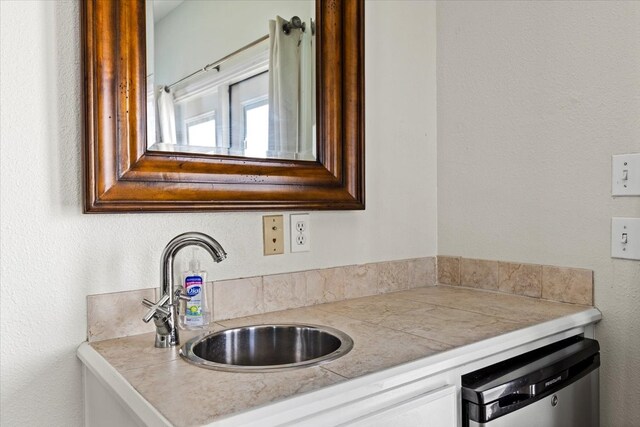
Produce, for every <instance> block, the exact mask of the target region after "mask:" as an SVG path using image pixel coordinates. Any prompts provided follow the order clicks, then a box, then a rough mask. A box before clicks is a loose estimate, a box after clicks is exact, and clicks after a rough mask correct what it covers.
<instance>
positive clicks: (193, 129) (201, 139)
mask: <svg viewBox="0 0 640 427" xmlns="http://www.w3.org/2000/svg"><path fill="white" fill-rule="evenodd" d="M186 125H187V144H188V145H198V146H201V147H215V146H216V119H215V116H209V117H207V118H206V119H199V120H195V121H193V122H191V123H187V124H186Z"/></svg>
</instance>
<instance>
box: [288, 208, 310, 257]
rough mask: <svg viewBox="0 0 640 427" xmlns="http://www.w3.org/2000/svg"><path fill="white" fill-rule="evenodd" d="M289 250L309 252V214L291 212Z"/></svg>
mask: <svg viewBox="0 0 640 427" xmlns="http://www.w3.org/2000/svg"><path fill="white" fill-rule="evenodd" d="M289 223H290V229H291V252H309V251H310V250H311V228H310V224H309V214H291V216H290V217H289Z"/></svg>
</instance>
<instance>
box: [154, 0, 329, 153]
mask: <svg viewBox="0 0 640 427" xmlns="http://www.w3.org/2000/svg"><path fill="white" fill-rule="evenodd" d="M314 21H315V3H314V1H313V0H295V1H291V0H284V1H251V0H249V1H242V0H228V1H225V0H220V1H193V0H189V1H180V0H147V2H146V22H147V24H146V25H147V27H146V37H147V149H148V150H152V151H173V152H188V153H201V154H212V155H230V156H244V157H254V158H276V159H295V160H315V159H316V158H317V157H316V141H315V139H316V132H315V127H316V114H315V105H316V101H315V87H316V85H315V69H316V67H315V48H316V46H315V45H316V43H315V24H314Z"/></svg>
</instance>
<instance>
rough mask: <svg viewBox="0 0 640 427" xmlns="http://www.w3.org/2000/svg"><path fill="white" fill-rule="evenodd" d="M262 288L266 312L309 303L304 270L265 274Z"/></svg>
mask: <svg viewBox="0 0 640 427" xmlns="http://www.w3.org/2000/svg"><path fill="white" fill-rule="evenodd" d="M262 288H263V294H264V311H265V312H268V311H277V310H285V309H287V308H296V307H303V306H305V305H306V303H307V284H306V275H305V273H304V272H303V273H289V274H274V275H271V276H264V277H263V278H262Z"/></svg>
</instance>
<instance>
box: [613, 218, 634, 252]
mask: <svg viewBox="0 0 640 427" xmlns="http://www.w3.org/2000/svg"><path fill="white" fill-rule="evenodd" d="M611 257H612V258H624V259H634V260H640V218H612V219H611Z"/></svg>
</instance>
